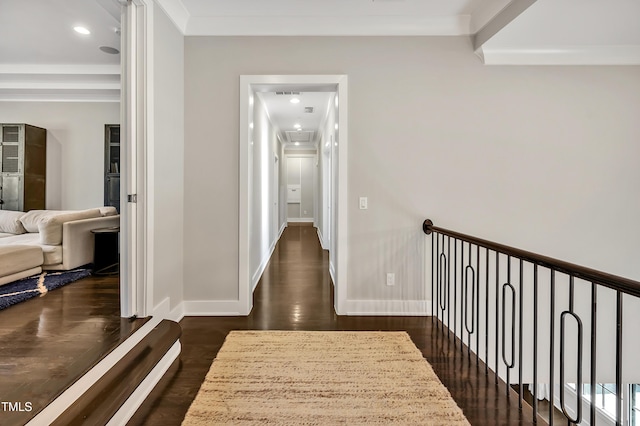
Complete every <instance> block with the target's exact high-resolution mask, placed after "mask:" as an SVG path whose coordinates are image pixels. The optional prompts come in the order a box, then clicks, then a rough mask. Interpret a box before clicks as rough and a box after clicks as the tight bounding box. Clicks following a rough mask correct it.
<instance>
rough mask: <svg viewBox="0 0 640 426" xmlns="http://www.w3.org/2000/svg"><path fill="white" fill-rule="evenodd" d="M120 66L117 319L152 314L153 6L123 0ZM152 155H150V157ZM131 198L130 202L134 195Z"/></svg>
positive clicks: (145, 0) (144, 0) (140, 0)
mask: <svg viewBox="0 0 640 426" xmlns="http://www.w3.org/2000/svg"><path fill="white" fill-rule="evenodd" d="M120 3H121V5H122V14H121V22H122V36H123V38H122V43H121V48H122V49H121V50H122V55H121V58H122V64H121V95H120V123H121V127H122V129H123V135H124V138H125V140H126V141H127V147H126V157H125V159H124V161H123V170H122V171H123V172H124V173H123V178H122V179H121V181H120V194H121V197H120V200H121V201H120V211H121V220H120V226H121V239H122V244H121V253H120V316H122V317H132V316H138V317H146V316H149V315H151V314H152V312H153V286H152V285H149V283H150V282H152V281H153V277H152V276H149V273H150V271H152V270H153V268H152V266H153V241H152V240H150V239H152V238H153V233H152V232H148V225H153V220H152V219H153V215H152V211H150V207H151V206H152V205H153V203H152V201H153V200H150V199H149V197H150V196H151V194H152V191H150V190H149V189H150V187H152V185H153V179H152V174H150V173H149V171H150V170H151V168H152V167H151V166H152V163H151V164H149V163H148V161H147V159H148V158H152V152H151V148H152V143H150V142H151V141H152V140H153V134H152V133H153V60H152V58H153V2H152V1H150V0H132V1H121V2H120ZM150 155H151V157H150ZM134 194H135V197H136V199H135V200H131V201H129V200H128V196H129V195H134Z"/></svg>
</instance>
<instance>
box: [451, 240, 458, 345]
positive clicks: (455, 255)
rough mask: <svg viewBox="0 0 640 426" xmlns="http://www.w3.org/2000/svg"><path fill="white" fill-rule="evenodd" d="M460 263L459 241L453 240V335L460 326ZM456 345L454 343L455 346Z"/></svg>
mask: <svg viewBox="0 0 640 426" xmlns="http://www.w3.org/2000/svg"><path fill="white" fill-rule="evenodd" d="M457 262H458V239H457V238H454V239H453V268H452V269H453V334H454V336H455V334H456V327H457V324H458V274H456V265H457ZM455 345H456V343H455V341H454V346H455Z"/></svg>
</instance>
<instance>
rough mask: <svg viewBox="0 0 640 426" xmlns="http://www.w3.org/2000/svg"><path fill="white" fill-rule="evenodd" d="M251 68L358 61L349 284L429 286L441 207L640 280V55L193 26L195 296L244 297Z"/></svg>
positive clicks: (495, 233) (369, 296)
mask: <svg viewBox="0 0 640 426" xmlns="http://www.w3.org/2000/svg"><path fill="white" fill-rule="evenodd" d="M242 74H347V75H348V76H349V101H350V103H349V107H350V108H349V124H350V126H349V132H350V134H349V164H348V169H349V187H348V193H349V202H350V204H349V235H348V243H349V253H348V259H349V263H348V286H349V293H348V299H350V300H354V301H367V300H374V301H375V300H380V301H384V300H401V301H419V300H423V299H425V298H426V297H427V294H426V292H425V290H424V284H423V275H424V273H425V271H424V257H425V249H424V245H425V244H426V239H425V238H426V237H425V236H424V235H423V234H422V231H421V223H422V221H423V219H424V218H426V217H430V218H431V219H433V220H434V222H435V223H436V224H437V225H440V226H443V227H446V228H450V229H455V230H459V231H461V232H465V233H468V234H472V235H477V236H480V237H484V238H487V239H493V240H497V241H500V242H503V243H505V244H509V245H513V246H516V247H521V248H524V249H528V250H531V251H535V252H541V253H544V254H547V255H549V256H554V257H559V258H561V259H565V260H568V261H571V262H574V263H579V264H585V265H588V266H591V267H593V268H597V269H602V270H605V271H608V272H611V273H615V274H620V275H624V276H628V277H630V278H634V279H640V263H638V262H637V259H638V258H639V257H640V246H638V244H637V241H639V240H640V222H639V221H638V220H637V218H638V217H639V216H640V197H638V191H637V182H639V181H640V167H638V158H640V145H638V143H637V141H638V137H639V136H640V120H637V117H639V116H640V68H638V67H488V66H483V65H482V64H481V63H480V60H479V59H478V58H477V57H476V56H475V55H474V54H473V52H472V48H471V45H470V42H469V39H468V38H465V37H444V38H433V37H431V38H427V37H389V38H384V37H380V38H370V37H353V38H340V37H319V38H314V37H296V38H292V37H273V38H270V37H261V38H252V37H187V38H186V40H185V113H186V118H185V224H186V225H185V256H186V258H187V259H190V260H189V262H190V264H189V268H187V271H186V274H185V276H186V280H185V295H188V297H189V299H222V300H224V299H230V298H235V297H237V291H238V290H237V286H238V276H237V274H238V273H237V262H238V237H237V235H238V232H237V230H238V219H237V217H238V123H239V117H238V114H239V112H238V110H239V107H238V105H239V99H238V97H239V84H238V81H239V76H240V75H242ZM360 196H367V197H368V198H369V209H368V210H359V209H358V197H360ZM204 265H206V266H207V267H206V268H204V267H203V266H204ZM386 272H395V274H396V285H395V286H394V287H388V286H386V285H385V273H386ZM375 306H377V307H382V308H383V310H384V311H392V310H396V311H397V310H399V311H402V309H404V308H403V306H404V305H402V304H400V305H399V308H393V307H392V304H388V307H386V308H385V303H384V302H382V303H380V304H378V305H375Z"/></svg>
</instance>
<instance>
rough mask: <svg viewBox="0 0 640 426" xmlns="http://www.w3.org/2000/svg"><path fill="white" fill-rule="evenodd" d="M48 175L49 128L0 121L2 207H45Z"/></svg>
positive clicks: (0, 207)
mask: <svg viewBox="0 0 640 426" xmlns="http://www.w3.org/2000/svg"><path fill="white" fill-rule="evenodd" d="M46 175H47V131H46V129H42V128H40V127H36V126H31V125H29V124H0V209H1V210H15V211H29V210H43V209H45V201H46Z"/></svg>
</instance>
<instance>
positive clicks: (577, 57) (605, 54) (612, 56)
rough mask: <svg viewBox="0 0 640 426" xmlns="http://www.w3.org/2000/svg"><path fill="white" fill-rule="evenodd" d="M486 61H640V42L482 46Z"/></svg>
mask: <svg viewBox="0 0 640 426" xmlns="http://www.w3.org/2000/svg"><path fill="white" fill-rule="evenodd" d="M478 53H479V56H480V57H481V58H483V62H484V64H485V65H640V45H622V46H540V47H533V46H529V47H526V48H512V47H487V46H486V45H485V46H482V47H481V48H480V49H479V52H478Z"/></svg>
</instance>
